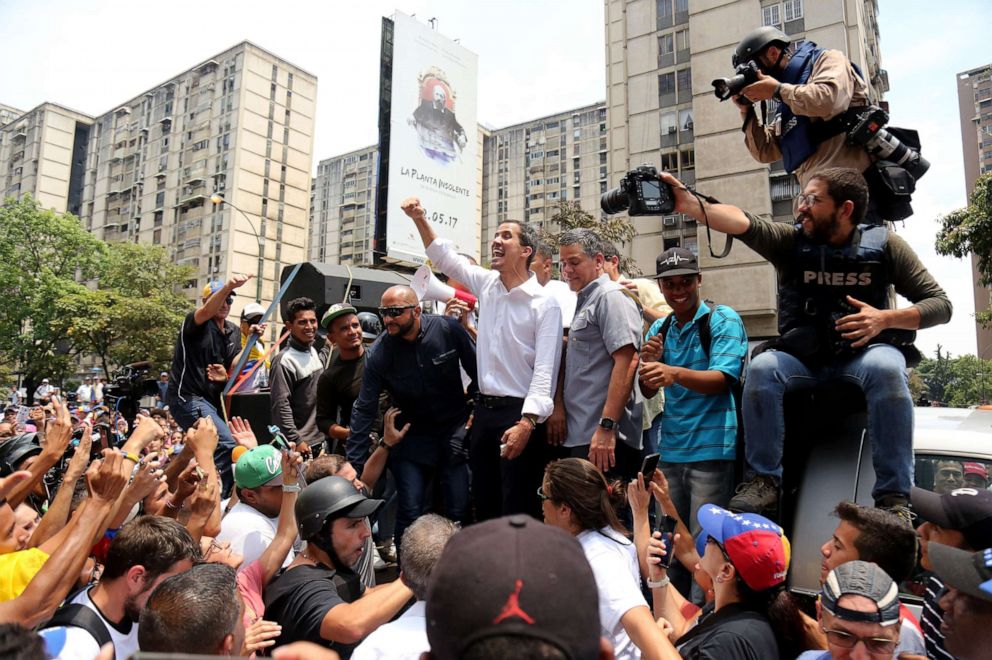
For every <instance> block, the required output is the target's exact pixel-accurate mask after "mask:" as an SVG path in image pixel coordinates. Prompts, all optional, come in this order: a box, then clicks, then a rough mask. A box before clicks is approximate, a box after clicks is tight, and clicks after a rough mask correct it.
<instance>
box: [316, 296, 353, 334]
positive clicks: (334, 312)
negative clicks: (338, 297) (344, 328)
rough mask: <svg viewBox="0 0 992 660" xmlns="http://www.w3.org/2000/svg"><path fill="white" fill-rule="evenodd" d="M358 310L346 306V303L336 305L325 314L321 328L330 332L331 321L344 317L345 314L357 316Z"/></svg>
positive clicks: (321, 321)
mask: <svg viewBox="0 0 992 660" xmlns="http://www.w3.org/2000/svg"><path fill="white" fill-rule="evenodd" d="M357 313H358V310H357V309H355V308H354V307H352V306H351V305H346V304H344V303H334V304H333V305H331V306H330V307H328V308H327V311H326V312H324V318H322V319H320V326H321V327H322V328H324V329H325V330H330V327H331V321H333V320H334V319H336V318H337V317H339V316H344V315H345V314H357Z"/></svg>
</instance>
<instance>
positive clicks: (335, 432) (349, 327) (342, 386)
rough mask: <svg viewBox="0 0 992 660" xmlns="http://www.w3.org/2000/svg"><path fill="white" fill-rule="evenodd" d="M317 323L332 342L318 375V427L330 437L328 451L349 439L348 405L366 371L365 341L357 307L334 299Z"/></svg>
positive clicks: (332, 450)
mask: <svg viewBox="0 0 992 660" xmlns="http://www.w3.org/2000/svg"><path fill="white" fill-rule="evenodd" d="M320 324H321V325H322V326H323V327H324V329H325V330H327V341H328V342H329V343H330V344H332V345H333V346H334V350H333V351H332V352H331V357H330V361H329V362H328V364H327V368H326V369H324V371H323V373H321V374H320V378H318V379H317V429H318V430H319V431H320V432H321V433H323V434H324V435H325V436H326V437H328V438H330V440H331V453H339V452H338V451H337V447H338V446H339V445H340V444H341V443H343V442H344V441H345V440H347V439H348V426H349V425H350V424H351V406H352V405H353V404H354V403H355V399H357V398H358V392H359V390H360V389H361V386H362V376H363V375H364V373H365V344H364V343H363V342H362V339H363V333H362V324H361V323H360V322H359V320H358V310H356V309H355V308H354V307H352V306H351V305H345V304H341V303H337V304H334V305H331V307H330V308H329V309H328V310H327V312H325V313H324V318H323V319H321V321H320Z"/></svg>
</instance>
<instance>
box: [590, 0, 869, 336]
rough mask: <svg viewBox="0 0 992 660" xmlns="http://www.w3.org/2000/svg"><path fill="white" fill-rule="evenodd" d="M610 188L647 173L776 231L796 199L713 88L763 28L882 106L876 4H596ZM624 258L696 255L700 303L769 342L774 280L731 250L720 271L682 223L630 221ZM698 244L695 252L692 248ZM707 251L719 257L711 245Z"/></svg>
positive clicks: (741, 0) (789, 0)
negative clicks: (825, 54) (780, 34)
mask: <svg viewBox="0 0 992 660" xmlns="http://www.w3.org/2000/svg"><path fill="white" fill-rule="evenodd" d="M604 5H605V10H606V11H605V19H606V81H607V90H606V110H607V112H606V117H607V120H606V123H607V136H606V137H607V139H606V142H607V144H608V148H609V151H608V153H607V158H606V165H607V174H608V176H607V179H608V183H609V185H611V186H612V185H615V182H616V181H617V180H619V178H620V177H621V176H623V174H624V173H625V172H627V171H628V170H629V169H631V168H632V167H636V166H637V165H640V164H642V163H651V164H655V165H657V166H658V167H660V168H663V169H666V170H668V171H670V172H672V173H673V174H675V175H676V176H677V177H679V178H680V179H681V180H683V181H685V182H687V183H690V184H693V185H694V186H696V187H697V188H698V189H699V190H700V191H701V192H704V193H707V194H709V195H712V196H714V197H716V198H718V199H720V200H721V201H723V202H728V203H731V204H735V205H737V206H740V207H743V208H746V209H749V210H751V211H753V212H755V213H757V214H758V215H761V216H764V217H772V218H775V219H776V220H783V221H785V220H791V208H792V199H793V198H794V197H795V195H796V194H798V193H799V192H800V191H799V189H798V185H797V183H796V180H795V178H794V177H793V176H791V175H788V174H786V173H785V172H784V171H783V170H782V166H781V163H776V164H774V165H772V166H768V165H765V164H762V163H758V162H756V161H755V160H754V159H752V158H751V156H750V154H749V153H748V151H747V149H746V148H745V147H744V140H743V136H742V135H741V131H740V115H739V113H738V111H737V108H736V107H735V106H733V104H732V103H731V102H730V101H726V102H723V103H721V102H720V101H719V100H717V98H716V97H715V96H714V95H713V92H712V86H711V84H710V81H712V80H713V79H715V78H720V77H726V76H729V75H732V74H733V67H732V66H731V54H732V53H733V51H734V48H735V47H736V45H737V42H738V41H739V40H740V39H741V37H743V36H744V35H745V34H746V33H747V32H749V31H750V30H752V29H754V28H756V27H758V26H760V25H774V26H776V27H778V28H780V29H782V30H783V31H784V32H786V34H789V35H790V36H792V37H793V38H795V39H797V40H798V39H809V40H812V41H815V42H816V43H817V44H819V45H820V46H821V47H825V48H835V49H838V50H841V51H843V52H844V53H845V54H847V56H848V57H849V58H850V59H851V60H852V61H853V62H855V63H856V64H857V65H858V66H859V67H860V68H861V70H862V71H863V72H864V73H865V76H866V78H867V80H868V82H869V85H870V87H871V94H872V97H873V98H875V99H878V98H880V97H881V95H882V94H883V93H884V92H885V91H886V90H887V88H888V82H887V76H886V73H885V71H884V70H882V69H881V60H880V55H879V37H878V23H877V21H876V14H877V12H878V6H877V3H876V2H875V0H815V1H814V0H722V1H720V0H717V1H707V2H702V1H700V2H696V1H692V2H690V1H689V0H631V1H629V2H628V1H624V0H604ZM633 221H634V225H635V227H636V229H637V232H638V237H637V239H636V240H635V241H634V242H633V244H632V245H630V246H628V248H627V249H628V252H629V254H630V255H631V256H633V257H634V258H635V259H636V260H637V262H638V263H639V264H640V266H641V268H642V269H643V270H645V272H648V271H650V269H652V268H653V267H654V259H655V257H656V256H657V255H658V254H659V253H660V252H661V251H662V250H663V249H665V248H667V247H672V246H673V245H678V244H681V245H683V246H685V247H687V248H689V249H696V247H695V246H696V245H698V252H699V255H700V264H701V267H702V268H703V269H704V270H705V271H706V282H705V285H704V295H705V296H706V297H708V298H711V299H713V300H716V301H719V302H721V303H724V304H728V305H732V306H733V307H734V308H735V309H737V310H738V311H739V312H740V314H741V316H742V317H743V319H744V323H745V325H746V327H747V330H748V334H749V335H750V336H752V337H755V338H758V337H768V336H773V335H774V334H776V332H777V330H776V324H777V321H776V309H777V306H778V305H777V291H776V281H775V276H774V271H773V269H772V268H771V266H770V265H769V264H768V263H767V262H765V261H764V260H763V259H761V258H760V257H758V255H757V254H755V253H754V252H752V251H750V250H748V249H747V248H745V247H744V246H743V245H741V244H740V243H735V244H734V247H733V250H732V252H731V254H730V256H729V257H727V258H726V259H720V260H717V259H714V258H712V257H711V256H710V254H709V248H708V243H707V241H706V234H705V228H703V227H696V226H695V223H693V222H691V221H687V219H685V218H682V217H679V216H672V217H669V218H656V217H642V218H634V219H633ZM693 234H697V235H698V238H696V240H695V242H693V241H691V240H690V238H689V237H691V236H692V235H693ZM713 239H714V243H715V244H716V245H714V246H712V247H713V250H714V251H715V252H717V253H719V251H721V250H722V248H723V240H724V238H723V236H722V235H714V236H713Z"/></svg>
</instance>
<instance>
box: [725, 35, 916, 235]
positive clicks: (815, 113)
mask: <svg viewBox="0 0 992 660" xmlns="http://www.w3.org/2000/svg"><path fill="white" fill-rule="evenodd" d="M734 63H735V65H737V66H738V67H740V66H741V65H744V64H747V63H752V64H754V65H756V66H757V71H756V72H754V74H752V75H756V76H757V82H754V83H752V84H750V85H748V86H747V87H744V89H743V90H741V93H740V94H739V95H735V96H733V100H734V103H736V104H737V107H738V108H739V109H740V112H741V117H742V118H743V120H744V124H743V126H742V130H743V131H744V144H745V145H746V146H747V149H748V151H750V152H751V155H752V156H753V157H754V158H755V160H757V161H759V162H762V163H773V162H775V161H777V160H779V159H782V160H783V164H784V166H785V169H786V171H788V172H794V173H795V174H796V176H797V177H798V178H799V185H800V186H804V187H805V186H806V184H807V183H809V180H810V178H811V177H812V175H813V173H814V172H817V171H819V170H822V169H823V168H825V167H850V168H853V169H855V170H857V171H858V172H861V173H863V174H864V175H865V177H866V178H867V180H868V183H869V187H870V188H871V191H872V196H871V197H872V198H871V200H870V202H871V204H870V206H869V210H868V219H867V220H866V222H869V223H872V222H875V223H877V222H879V221H880V220H883V219H885V220H897V219H901V218H900V217H898V216H899V215H901V216H902V217H906V216H908V215H909V213H911V211H909V212H902V213H892V212H891V211H893V210H894V209H890V208H888V205H887V204H886V205H885V208H879V202H880V201H882V200H883V199H885V198H889V197H891V195H892V194H891V193H890V192H888V191H886V190H885V188H884V186H885V184H884V183H883V181H882V180H881V178H880V177H879V176H878V175H877V173H876V171H875V168H874V167H873V166H872V160H873V159H872V157H871V155H870V154H869V152H868V150H867V149H866V147H865V146H864V145H863V144H854V143H853V142H852V141H851V140H849V138H848V128H849V126H850V125H851V123H852V122H853V121H854V118H853V113H855V112H857V111H864V110H866V109H867V107H868V106H869V105H870V99H869V98H868V92H869V90H868V86H867V85H866V84H865V81H864V79H863V78H862V76H861V75H860V73H859V72H858V71H856V70H855V68H854V65H853V64H851V61H850V60H849V59H848V58H847V57H846V56H845V55H844V54H843V53H842V52H840V51H839V50H828V49H823V48H819V47H818V46H817V45H816V44H815V43H813V42H812V41H802V42H797V43H791V41H790V38H789V37H788V36H786V35H785V33H783V32H782V31H781V30H778V29H777V28H774V27H770V26H765V27H761V28H758V29H756V30H753V31H751V32H749V33H748V34H747V35H746V36H745V37H744V38H743V39H741V41H740V43H738V45H737V50H736V51H735V54H734ZM769 100H774V101H777V102H778V103H777V105H776V106H775V108H774V110H772V114H771V115H770V116H767V117H764V121H763V122H759V121H758V111H757V109H756V106H755V105H754V104H755V103H758V102H760V103H761V104H762V108H763V109H764V105H765V104H764V102H766V101H769ZM762 114H763V113H762ZM917 146H918V145H917ZM924 171H925V170H924ZM918 176H922V174H919V175H918ZM909 192H912V191H911V190H910V191H909ZM906 199H907V200H908V195H907V196H906ZM906 208H907V209H908V205H907V207H906Z"/></svg>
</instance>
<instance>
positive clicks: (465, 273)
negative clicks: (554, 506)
mask: <svg viewBox="0 0 992 660" xmlns="http://www.w3.org/2000/svg"><path fill="white" fill-rule="evenodd" d="M402 207H403V211H404V212H405V213H406V214H407V215H409V216H410V217H411V218H413V221H414V223H415V224H416V225H417V230H418V231H419V232H420V238H421V240H422V241H423V242H424V247H425V248H426V251H427V256H428V258H430V260H431V261H432V262H433V263H434V265H435V266H436V267H437V268H438V269H439V270H441V271H442V272H443V273H444V274H445V275H447V276H448V277H454V278H455V279H457V280H459V281H461V282H463V283H464V284H466V285H467V286H468V287H469V290H470V291H471V292H472V293H473V294H474V295H475V296H476V297H477V298H478V299H479V335H478V345H477V347H476V359H477V361H478V362H477V363H478V374H479V400H478V401H477V403H476V406H475V417H474V421H473V422H472V440H471V446H470V449H469V464H470V466H471V468H472V496H473V499H474V501H475V513H476V518H477V519H478V520H480V521H482V520H488V519H490V518H497V517H499V516H501V515H509V514H511V513H529V514H531V515H533V516H535V517H538V515H539V512H540V507H541V503H540V502H539V501H538V498H537V494H536V493H537V489H538V487H540V485H541V478H542V476H543V473H544V466H545V465H546V464H547V462H548V460H549V459H550V457H551V453H550V448H549V446H548V444H547V442H546V441H545V434H544V426H543V422H544V420H545V419H547V417H548V415H550V414H551V411H552V410H553V408H554V394H555V385H556V382H557V380H556V379H557V374H558V364H559V360H560V357H561V343H562V341H561V340H562V321H561V308H560V306H559V304H558V301H557V300H556V299H555V298H554V297H552V296H550V295H548V293H547V291H545V289H544V287H542V286H541V285H540V284H539V283H538V281H537V278H536V277H535V276H534V274H533V273H532V272H531V271H530V263H531V261H532V260H533V258H534V252H535V246H536V245H537V236H536V234H535V232H534V229H533V227H531V226H530V225H527V224H523V223H520V222H516V221H512V220H511V221H507V222H503V223H501V224H500V225H499V227H497V229H496V233H495V235H494V236H493V240H492V243H491V244H490V250H491V253H490V254H491V258H490V265H491V266H492V270H488V269H486V268H482V267H480V266H472V265H471V264H470V263H469V262H468V260H467V259H465V257H463V256H461V255H459V254H458V253H457V252H456V251H455V248H454V245H452V243H451V242H450V241H447V240H444V239H438V238H437V235H436V234H435V233H434V229H433V227H431V225H430V224H429V222H428V220H427V213H426V211H425V210H424V208H423V207H422V206H421V205H420V200H418V199H417V198H415V197H411V198H409V199H406V200H404V202H403V204H402Z"/></svg>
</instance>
